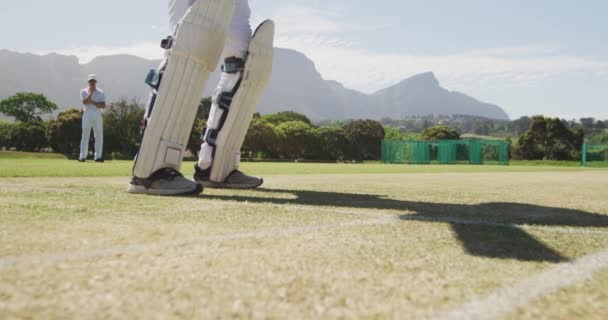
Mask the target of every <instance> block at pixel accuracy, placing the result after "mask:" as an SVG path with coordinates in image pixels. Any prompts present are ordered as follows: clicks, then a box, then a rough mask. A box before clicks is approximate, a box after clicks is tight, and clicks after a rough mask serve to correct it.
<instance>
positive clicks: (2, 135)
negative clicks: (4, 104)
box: [0, 121, 15, 150]
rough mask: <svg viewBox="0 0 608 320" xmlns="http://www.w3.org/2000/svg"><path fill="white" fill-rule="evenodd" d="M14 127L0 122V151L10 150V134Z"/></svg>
mask: <svg viewBox="0 0 608 320" xmlns="http://www.w3.org/2000/svg"><path fill="white" fill-rule="evenodd" d="M14 126H15V125H14V124H12V123H9V122H3V121H0V150H2V148H7V149H10V148H11V147H12V146H11V134H12V133H11V132H12V130H13V127H14Z"/></svg>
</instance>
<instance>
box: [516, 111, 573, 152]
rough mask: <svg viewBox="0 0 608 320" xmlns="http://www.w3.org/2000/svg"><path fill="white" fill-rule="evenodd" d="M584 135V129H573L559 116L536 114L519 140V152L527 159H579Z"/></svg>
mask: <svg viewBox="0 0 608 320" xmlns="http://www.w3.org/2000/svg"><path fill="white" fill-rule="evenodd" d="M584 136H585V134H584V132H583V130H582V129H580V128H579V129H574V130H571V129H569V128H568V127H567V126H566V124H564V122H562V121H561V120H560V119H558V118H545V117H543V116H535V117H533V118H532V124H531V125H530V129H528V131H526V133H525V134H524V135H523V136H522V137H521V138H520V139H519V141H518V147H519V148H518V152H519V155H520V156H521V157H522V158H523V159H526V160H541V159H545V160H573V159H578V158H579V157H580V150H581V146H582V144H583V141H584Z"/></svg>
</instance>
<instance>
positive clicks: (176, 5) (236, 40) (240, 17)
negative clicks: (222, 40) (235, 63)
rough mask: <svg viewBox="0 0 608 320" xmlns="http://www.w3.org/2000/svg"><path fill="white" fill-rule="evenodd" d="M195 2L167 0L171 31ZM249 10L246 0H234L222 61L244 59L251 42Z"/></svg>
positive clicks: (189, 0)
mask: <svg viewBox="0 0 608 320" xmlns="http://www.w3.org/2000/svg"><path fill="white" fill-rule="evenodd" d="M195 1H196V0H169V23H170V26H171V31H172V32H174V31H175V28H176V27H177V25H178V24H179V22H180V21H181V19H182V18H183V17H184V15H185V14H186V12H187V11H188V9H189V8H190V6H192V4H193V3H194V2H195ZM250 18H251V9H250V8H249V1H248V0H236V3H235V8H234V16H233V18H232V23H231V24H230V28H229V30H228V37H227V39H226V44H225V47H224V53H223V54H222V61H223V60H224V58H228V57H238V58H244V57H245V53H246V52H247V49H248V48H249V41H250V40H251V33H252V31H251V24H250V22H249V19H250Z"/></svg>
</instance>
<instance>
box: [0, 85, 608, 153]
mask: <svg viewBox="0 0 608 320" xmlns="http://www.w3.org/2000/svg"><path fill="white" fill-rule="evenodd" d="M57 109H58V107H57V105H55V104H54V103H53V102H51V101H49V100H48V99H47V98H46V97H44V96H43V95H39V94H34V93H19V94H17V95H15V96H13V97H10V98H8V99H5V100H2V101H0V114H4V115H5V116H8V117H11V118H13V119H14V120H15V121H14V122H6V121H5V122H2V121H0V149H2V148H5V149H15V150H20V151H42V150H52V151H54V152H58V153H62V154H65V155H67V156H68V157H76V156H77V153H78V149H79V144H80V134H81V122H82V111H81V110H80V109H68V110H66V111H63V112H60V113H59V114H58V115H57V116H56V117H52V118H50V119H49V120H43V116H45V115H49V114H51V113H52V112H54V111H56V110H57ZM210 109H211V99H210V98H205V99H203V100H202V101H201V104H200V107H199V111H198V113H197V116H196V119H195V124H194V127H193V129H192V132H191V135H190V139H189V142H188V150H189V151H190V153H191V154H192V156H196V154H198V151H199V149H200V144H201V138H200V136H201V132H202V131H203V129H204V127H205V125H206V123H205V121H206V119H207V118H208V116H209V111H210ZM143 113H144V110H143V106H142V105H141V104H140V103H139V102H138V101H136V100H126V99H121V100H119V101H117V102H115V103H111V104H109V106H108V108H107V109H106V111H105V112H104V142H105V143H104V144H105V147H104V150H105V153H106V154H105V156H106V158H114V159H132V158H133V157H134V156H135V154H136V153H137V151H138V149H139V143H140V141H141V119H142V118H143ZM607 127H608V121H601V120H597V119H594V118H582V119H579V120H564V119H558V118H548V117H543V116H534V117H521V118H519V119H516V120H513V121H506V120H493V119H486V118H481V117H474V116H464V115H457V116H450V117H447V116H426V117H410V118H404V119H400V120H391V119H383V120H381V121H380V122H378V121H374V120H350V121H325V122H321V123H318V124H313V123H312V121H311V120H310V119H309V118H308V117H306V115H303V114H299V113H296V112H291V111H286V112H280V113H277V114H269V115H260V114H256V115H255V116H254V117H253V119H252V121H251V125H250V127H249V131H248V133H247V137H246V139H245V142H244V144H243V149H242V152H243V157H244V158H250V159H275V160H278V159H283V160H299V159H302V160H304V159H305V160H316V161H350V160H377V159H380V158H381V141H382V140H383V139H391V140H443V139H450V140H457V139H460V138H461V134H463V133H467V134H478V135H482V136H494V137H497V138H498V139H505V140H506V141H507V142H509V143H510V144H511V157H512V158H515V159H524V160H542V159H546V160H579V159H580V157H581V155H580V151H581V146H582V144H583V143H584V142H585V141H587V142H591V143H607V144H608V129H607Z"/></svg>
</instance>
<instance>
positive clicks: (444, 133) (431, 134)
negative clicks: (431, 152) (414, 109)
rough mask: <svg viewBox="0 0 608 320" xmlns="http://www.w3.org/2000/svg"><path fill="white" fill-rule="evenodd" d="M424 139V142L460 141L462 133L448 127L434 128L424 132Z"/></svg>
mask: <svg viewBox="0 0 608 320" xmlns="http://www.w3.org/2000/svg"><path fill="white" fill-rule="evenodd" d="M422 139H424V140H458V139H460V133H458V131H456V130H454V129H452V128H450V127H448V126H443V125H440V126H434V127H431V128H427V129H424V131H423V132H422Z"/></svg>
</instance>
